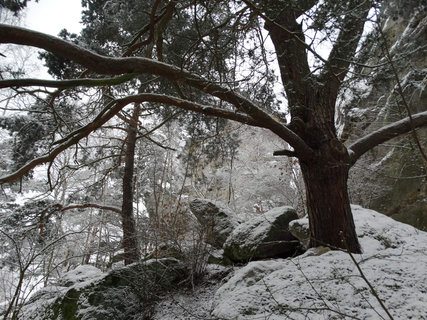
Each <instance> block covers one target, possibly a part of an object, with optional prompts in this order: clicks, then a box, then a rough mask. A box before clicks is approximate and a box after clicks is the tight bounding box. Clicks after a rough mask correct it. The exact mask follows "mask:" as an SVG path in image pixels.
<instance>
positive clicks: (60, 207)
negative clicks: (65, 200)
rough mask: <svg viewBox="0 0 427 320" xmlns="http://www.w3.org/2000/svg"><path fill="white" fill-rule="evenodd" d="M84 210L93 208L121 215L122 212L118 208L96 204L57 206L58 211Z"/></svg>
mask: <svg viewBox="0 0 427 320" xmlns="http://www.w3.org/2000/svg"><path fill="white" fill-rule="evenodd" d="M86 208H95V209H101V210H110V211H113V212H116V213H119V214H121V213H122V210H121V209H120V208H118V207H114V206H106V205H102V204H97V203H82V204H70V205H68V206H66V207H63V206H61V205H58V210H59V211H61V212H62V211H67V210H72V209H86Z"/></svg>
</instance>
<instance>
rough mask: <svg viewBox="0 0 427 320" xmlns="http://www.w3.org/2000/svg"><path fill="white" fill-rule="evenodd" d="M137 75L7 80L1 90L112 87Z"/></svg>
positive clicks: (0, 84)
mask: <svg viewBox="0 0 427 320" xmlns="http://www.w3.org/2000/svg"><path fill="white" fill-rule="evenodd" d="M135 76H136V74H124V75H121V76H118V77H114V78H102V79H89V78H86V79H85V78H83V79H70V80H59V81H57V80H44V79H7V80H0V88H10V87H21V88H22V87H49V88H58V89H67V88H74V87H96V86H112V85H117V84H121V83H123V82H126V81H129V80H131V79H132V78H134V77H135Z"/></svg>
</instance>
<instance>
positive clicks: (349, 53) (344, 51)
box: [321, 0, 371, 91]
mask: <svg viewBox="0 0 427 320" xmlns="http://www.w3.org/2000/svg"><path fill="white" fill-rule="evenodd" d="M370 8H371V3H370V1H366V0H365V1H362V2H361V3H357V4H356V6H355V7H354V8H349V12H348V13H347V14H346V16H345V18H344V21H343V23H342V26H341V31H340V33H339V35H338V39H337V41H336V42H335V44H334V46H333V48H332V50H331V53H330V54H329V58H328V61H327V62H326V64H325V67H324V70H323V72H322V74H321V78H322V79H324V80H326V81H327V82H328V84H327V86H328V87H332V88H334V89H335V90H336V91H338V89H339V86H340V84H341V81H343V80H344V78H345V76H346V75H347V72H348V69H349V66H350V64H351V61H352V57H354V54H355V51H356V48H357V45H358V43H359V40H360V38H361V37H362V33H363V27H364V25H365V21H366V16H367V15H368V12H369V9H370Z"/></svg>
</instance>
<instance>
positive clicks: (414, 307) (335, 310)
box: [212, 206, 427, 320]
mask: <svg viewBox="0 0 427 320" xmlns="http://www.w3.org/2000/svg"><path fill="white" fill-rule="evenodd" d="M352 211H353V215H354V220H355V225H356V229H357V234H358V237H359V241H360V243H361V246H362V248H363V254H357V255H353V256H354V258H355V259H356V261H357V264H358V265H359V267H360V269H361V270H362V273H363V276H362V274H361V273H360V271H359V270H358V268H357V266H356V264H355V263H354V262H353V261H352V259H351V256H350V255H349V254H348V253H347V252H343V251H328V252H326V253H324V254H322V255H320V256H319V255H317V254H313V252H312V251H313V250H315V249H316V248H313V249H309V250H308V251H307V252H306V253H304V254H303V255H301V256H298V257H295V258H288V259H276V260H269V261H257V262H250V263H249V264H247V265H246V266H245V267H243V268H241V269H239V270H237V271H235V273H234V275H233V276H232V277H231V278H230V279H229V280H228V281H227V282H226V283H225V284H224V285H222V286H221V287H220V288H219V289H218V290H217V292H216V294H215V297H214V301H213V309H212V310H213V311H212V316H214V317H217V318H221V319H234V320H251V319H270V320H279V319H280V320H281V319H296V320H299V319H313V320H316V319H319V320H320V319H372V320H376V319H390V317H389V316H388V315H387V313H386V311H385V309H386V310H387V312H389V313H390V314H391V316H392V317H393V318H394V319H395V320H397V319H402V320H403V319H426V308H425V306H426V305H427V289H426V283H427V272H426V270H427V255H426V252H427V233H426V232H423V231H420V230H417V229H415V228H414V227H412V226H409V225H406V224H403V223H400V222H397V221H394V220H392V219H391V218H389V217H387V216H385V215H382V214H380V213H378V212H376V211H373V210H368V209H363V208H361V207H359V206H352ZM364 277H365V278H366V280H367V281H368V282H369V283H370V285H372V287H373V289H374V290H375V293H376V295H377V297H378V298H379V299H380V300H381V301H382V303H383V305H384V307H385V308H383V307H382V306H381V304H380V302H379V301H378V298H377V297H376V296H375V295H374V294H373V293H372V291H371V289H370V287H369V285H368V284H367V282H366V281H365V279H364Z"/></svg>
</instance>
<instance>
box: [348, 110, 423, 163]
mask: <svg viewBox="0 0 427 320" xmlns="http://www.w3.org/2000/svg"><path fill="white" fill-rule="evenodd" d="M425 125H427V111H424V112H420V113H417V114H414V115H412V120H411V119H410V118H409V117H407V118H404V119H402V120H399V121H397V122H394V123H391V124H389V125H387V126H385V127H383V128H381V129H379V130H377V131H374V132H372V133H370V134H368V135H366V136H364V137H363V138H360V139H358V140H356V141H355V142H353V143H352V144H351V145H350V146H349V147H348V151H349V154H350V160H351V164H354V163H355V162H356V161H357V160H358V159H359V158H360V157H361V156H362V155H363V154H365V153H366V152H367V151H369V150H370V149H372V148H374V147H376V146H377V145H379V144H381V143H383V142H386V141H388V140H390V139H392V138H394V137H397V136H399V135H401V134H405V133H408V132H409V131H411V130H412V129H413V128H418V127H422V126H425Z"/></svg>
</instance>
